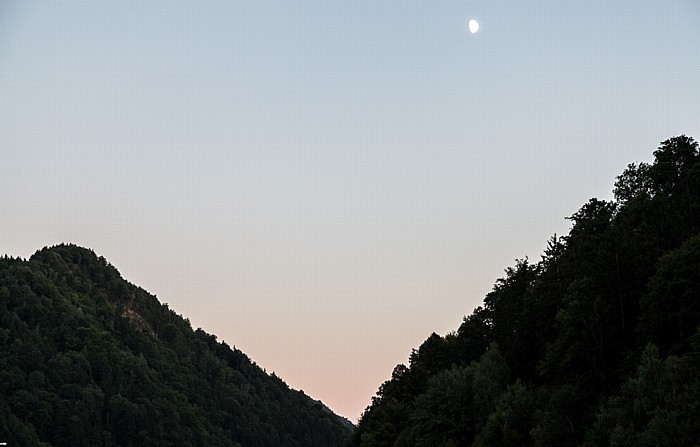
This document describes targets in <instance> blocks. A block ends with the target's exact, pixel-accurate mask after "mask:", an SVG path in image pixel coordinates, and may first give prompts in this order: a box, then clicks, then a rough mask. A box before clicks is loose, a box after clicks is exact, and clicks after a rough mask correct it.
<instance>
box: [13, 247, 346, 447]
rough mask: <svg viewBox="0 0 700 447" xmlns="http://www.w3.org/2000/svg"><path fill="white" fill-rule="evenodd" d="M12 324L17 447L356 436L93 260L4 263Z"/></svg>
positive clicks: (85, 255)
mask: <svg viewBox="0 0 700 447" xmlns="http://www.w3.org/2000/svg"><path fill="white" fill-rule="evenodd" d="M0 323H1V324H0V396H2V398H1V399H0V441H2V442H7V443H8V444H9V445H13V446H49V445H55V446H97V445H103V446H124V447H126V446H145V445H148V446H195V445H196V446H201V445H207V446H319V447H320V446H339V445H343V444H344V443H345V442H346V440H347V438H348V437H349V435H350V433H351V428H350V427H349V426H348V425H349V424H348V423H347V421H343V420H341V419H340V418H339V417H338V416H336V415H335V414H333V413H331V412H330V410H328V409H327V408H326V407H324V406H323V405H322V404H321V403H320V402H317V401H314V400H312V399H311V398H310V397H308V396H306V395H305V394H304V393H303V392H300V391H294V390H291V389H289V387H287V385H286V384H285V383H284V382H283V381H282V380H281V379H279V378H278V377H277V376H276V375H274V374H272V375H268V374H267V373H265V372H264V371H262V370H261V369H260V368H259V367H258V366H256V365H255V363H253V362H251V360H250V359H249V358H248V357H247V356H246V355H245V354H244V353H242V352H241V351H239V350H237V349H235V348H231V347H230V346H228V345H227V344H226V343H220V342H218V341H217V339H216V337H215V336H214V335H210V334H207V333H206V332H204V331H203V330H201V329H197V330H192V328H191V327H190V323H189V321H188V320H186V319H183V318H182V317H181V316H179V315H177V314H176V313H175V312H174V311H172V310H171V309H169V308H168V306H167V305H163V304H161V303H160V302H159V301H158V300H157V299H156V298H155V297H154V296H152V295H150V294H148V293H147V292H146V291H144V290H143V289H140V288H138V287H136V286H134V285H132V284H130V283H128V282H127V281H125V280H124V279H122V277H121V276H120V274H119V272H118V271H117V270H116V269H115V268H114V267H112V266H111V265H110V264H109V263H107V261H106V260H105V259H104V258H102V257H97V256H96V255H95V254H94V253H93V252H92V251H90V250H87V249H84V248H80V247H76V246H73V245H60V246H56V247H53V248H45V249H43V250H40V251H38V252H37V253H36V254H34V255H33V256H32V257H31V259H29V260H28V261H25V260H21V259H13V258H8V257H5V258H0Z"/></svg>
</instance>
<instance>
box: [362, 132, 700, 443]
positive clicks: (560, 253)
mask: <svg viewBox="0 0 700 447" xmlns="http://www.w3.org/2000/svg"><path fill="white" fill-rule="evenodd" d="M654 158H655V160H654V163H653V164H646V163H640V164H632V165H629V167H628V169H627V170H625V172H623V174H622V175H620V176H619V177H618V179H617V182H616V183H615V190H614V193H615V198H616V200H615V202H606V201H601V200H597V199H591V200H590V201H589V202H588V203H586V204H585V205H583V207H581V209H580V210H579V211H578V212H577V213H575V214H574V215H573V216H571V218H570V219H571V221H572V223H573V226H572V229H571V231H570V233H569V234H568V235H567V236H566V237H556V236H555V237H553V238H552V239H551V240H550V241H549V244H548V247H547V249H546V251H545V253H544V255H543V256H542V260H541V261H540V262H538V263H536V264H532V263H530V262H529V261H528V260H527V259H525V260H520V261H517V262H516V265H515V266H514V267H509V268H508V269H507V270H506V276H505V277H504V278H501V279H499V280H498V281H497V282H496V284H495V286H494V288H493V291H492V292H490V293H489V294H488V295H487V296H486V298H485V299H484V305H483V307H479V308H477V309H476V310H475V311H474V313H473V314H472V315H470V316H469V317H467V318H465V319H464V322H463V324H462V325H461V327H460V328H459V330H458V331H457V332H456V333H452V334H449V335H447V336H446V337H441V336H439V335H437V334H433V335H432V336H431V337H430V338H428V339H427V340H426V341H425V342H424V343H423V345H421V347H420V348H419V349H418V350H415V351H414V352H413V354H412V355H411V357H410V359H409V366H404V365H398V366H397V367H396V368H395V370H394V373H393V375H392V377H391V379H389V380H387V381H386V382H385V383H384V384H383V385H382V386H381V387H380V388H379V391H378V392H377V395H376V396H375V397H374V398H373V401H372V405H370V406H369V407H368V408H367V410H366V411H365V413H364V414H363V416H362V418H361V420H360V422H359V424H358V427H357V429H356V430H355V433H354V435H353V438H352V441H351V445H352V446H373V447H377V446H438V445H440V446H452V445H454V446H457V445H459V446H466V445H476V446H553V445H557V446H581V445H589V446H606V445H615V446H659V445H668V446H670V445H673V446H694V445H700V374H698V371H700V153H699V152H698V144H697V143H696V142H695V141H694V140H693V139H692V138H689V137H686V136H684V135H683V136H680V137H675V138H671V139H669V140H667V141H664V142H663V143H661V146H660V147H659V148H658V150H657V151H655V152H654Z"/></svg>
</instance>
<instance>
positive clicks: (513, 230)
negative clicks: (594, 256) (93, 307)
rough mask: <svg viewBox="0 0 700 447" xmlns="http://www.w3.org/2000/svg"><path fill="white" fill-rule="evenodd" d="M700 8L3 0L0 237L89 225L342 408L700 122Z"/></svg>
mask: <svg viewBox="0 0 700 447" xmlns="http://www.w3.org/2000/svg"><path fill="white" fill-rule="evenodd" d="M470 19H475V20H477V21H479V24H480V29H479V31H478V32H477V33H476V34H471V33H470V32H469V29H468V22H469V20H470ZM698 23H700V3H699V2H696V1H693V0H688V1H680V0H679V1H663V2H657V1H615V0H605V1H597V0H593V1H586V2H571V1H563V0H562V1H527V2H526V1H506V0H501V1H499V0H487V1H468V0H461V1H446V0H425V1H411V0H395V1H388V0H372V1H369V0H366V1H350V0H348V1H340V0H338V1H321V0H318V1H310V0H300V1H296V2H291V1H265V0H256V1H215V0H209V1H149V2H142V1H124V0H119V1H58V0H57V1H44V2H40V1H19V0H0V210H1V211H0V253H2V254H9V255H12V256H20V257H23V258H28V257H29V256H31V255H32V254H33V253H34V252H35V251H36V250H38V249H40V248H42V247H44V246H52V245H55V244H59V243H63V242H65V243H75V244H78V245H81V246H84V247H89V248H91V249H93V250H94V251H95V252H96V253H97V254H98V255H101V256H104V257H106V258H107V260H108V261H110V262H111V263H112V264H113V265H114V266H115V267H117V268H118V269H119V271H120V272H121V274H122V276H124V277H125V278H126V279H127V280H129V281H130V282H132V283H134V284H136V285H139V286H141V287H143V288H144V289H146V290H147V291H149V292H151V293H153V294H155V295H156V296H157V297H158V298H159V299H160V300H161V302H165V303H168V304H169V306H170V307H171V308H172V309H174V310H175V311H176V312H178V313H180V314H182V315H183V316H185V317H187V318H189V319H190V321H191V322H192V325H193V327H194V328H197V327H201V328H203V329H204V330H206V331H207V332H210V333H213V334H216V335H217V336H218V337H219V339H220V340H223V341H226V342H227V343H229V344H230V345H232V346H236V347H237V348H238V349H241V350H242V351H244V352H245V353H246V354H248V355H249V356H250V357H251V358H252V360H254V361H255V362H256V363H257V364H258V365H260V366H261V367H264V368H265V369H266V370H267V371H268V372H269V373H271V372H273V371H274V372H275V373H276V374H277V375H279V376H280V377H282V378H283V379H284V380H285V381H286V382H287V384H288V385H290V386H291V387H293V388H295V389H303V390H304V391H305V392H306V393H307V394H309V395H311V396H313V397H314V398H317V399H321V400H323V402H324V403H326V404H327V405H328V406H329V407H330V408H332V409H333V410H334V411H336V412H337V413H339V414H341V415H343V416H346V417H348V418H349V419H351V420H353V421H356V420H357V418H358V417H359V416H360V414H361V412H362V411H363V409H364V408H365V407H366V406H367V405H369V404H370V401H371V396H372V395H374V393H375V392H376V390H377V388H378V387H379V385H380V384H381V383H382V382H383V381H385V380H387V379H389V378H390V376H391V371H392V370H393V368H394V366H395V365H396V364H398V363H407V361H408V356H409V355H410V353H411V350H412V349H413V348H418V347H419V346H420V344H421V343H422V341H423V340H425V339H426V338H427V337H428V336H429V335H430V334H431V333H432V332H437V333H438V334H441V335H444V334H447V333H448V332H450V331H454V330H456V329H457V328H458V327H459V324H460V323H461V321H462V318H463V317H464V316H465V315H468V314H470V313H471V312H472V310H473V309H474V307H476V306H478V305H479V304H481V303H482V300H483V298H484V296H485V295H486V293H488V292H489V291H490V290H491V288H492V286H493V284H494V282H495V280H496V279H497V278H499V277H501V276H503V274H504V273H503V270H504V269H505V268H506V267H508V266H511V265H514V262H515V259H521V258H524V257H526V256H527V257H529V259H530V260H531V261H535V262H536V261H538V260H539V259H540V254H541V253H542V251H543V249H544V248H545V246H546V242H547V239H549V238H550V237H551V236H552V235H553V234H555V233H556V234H559V235H561V234H565V233H566V232H567V231H568V229H569V228H570V225H569V224H570V223H569V221H567V220H565V219H564V218H565V217H566V216H570V215H572V214H573V213H574V212H576V210H577V209H578V208H580V206H582V205H583V204H584V203H585V202H586V201H587V200H588V199H589V198H591V197H598V198H600V199H612V193H611V190H612V188H613V184H614V181H615V177H616V176H617V175H619V174H620V173H621V172H622V171H623V170H624V168H625V167H626V166H627V164H629V163H632V162H635V161H637V162H638V161H646V162H649V161H651V160H652V159H653V156H652V152H653V151H654V150H655V149H656V148H657V147H658V145H659V142H661V141H662V140H666V139H668V138H670V137H673V136H677V135H680V134H687V135H689V136H692V137H694V138H696V139H700V26H698Z"/></svg>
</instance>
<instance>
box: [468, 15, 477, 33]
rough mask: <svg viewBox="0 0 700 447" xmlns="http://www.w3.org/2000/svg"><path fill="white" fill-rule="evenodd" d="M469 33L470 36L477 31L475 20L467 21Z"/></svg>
mask: <svg viewBox="0 0 700 447" xmlns="http://www.w3.org/2000/svg"><path fill="white" fill-rule="evenodd" d="M469 31H471V32H472V34H474V33H475V32H477V31H479V22H477V21H476V20H473V19H472V20H470V21H469Z"/></svg>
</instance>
